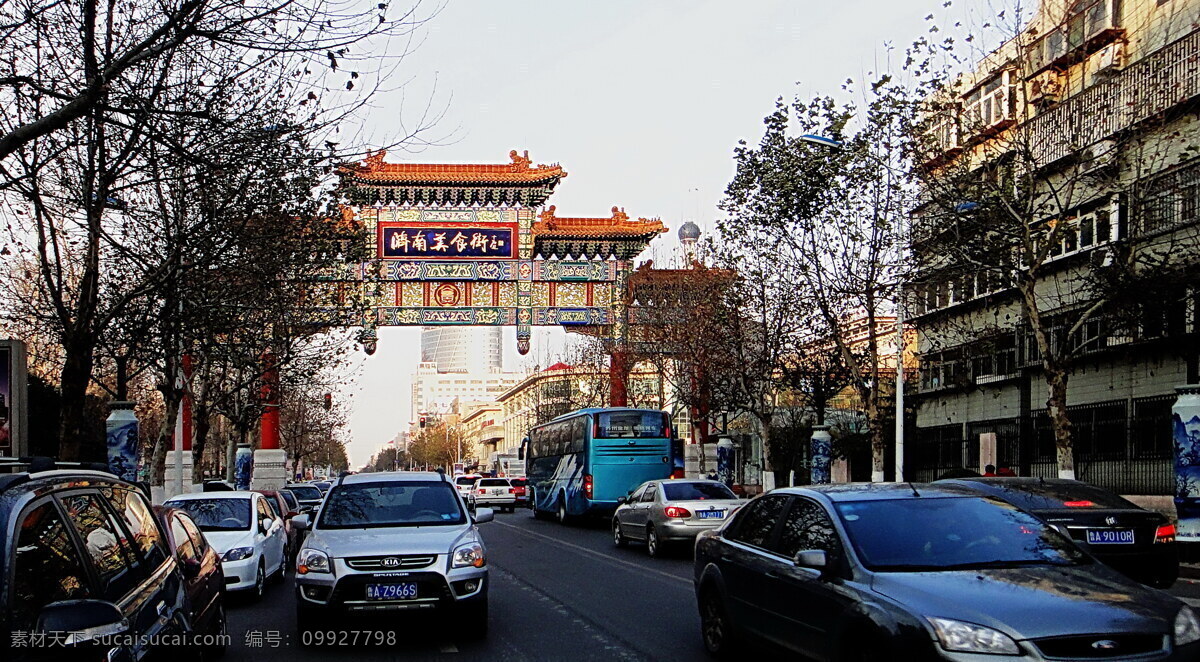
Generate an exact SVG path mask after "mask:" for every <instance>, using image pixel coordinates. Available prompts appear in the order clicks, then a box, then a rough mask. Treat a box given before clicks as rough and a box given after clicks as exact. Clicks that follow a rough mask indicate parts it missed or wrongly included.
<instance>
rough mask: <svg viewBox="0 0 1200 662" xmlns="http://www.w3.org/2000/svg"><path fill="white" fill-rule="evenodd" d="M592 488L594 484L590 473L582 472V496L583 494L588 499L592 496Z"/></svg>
mask: <svg viewBox="0 0 1200 662" xmlns="http://www.w3.org/2000/svg"><path fill="white" fill-rule="evenodd" d="M593 488H594V485H592V474H584V475H583V496H585V497H587V498H589V499H590V498H592V490H593Z"/></svg>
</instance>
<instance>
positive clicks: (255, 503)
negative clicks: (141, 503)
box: [163, 492, 287, 600]
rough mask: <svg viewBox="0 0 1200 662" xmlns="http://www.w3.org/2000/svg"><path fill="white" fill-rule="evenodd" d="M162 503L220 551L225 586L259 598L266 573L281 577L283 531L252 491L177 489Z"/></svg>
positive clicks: (282, 571) (264, 503) (284, 564)
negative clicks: (187, 517) (181, 513)
mask: <svg viewBox="0 0 1200 662" xmlns="http://www.w3.org/2000/svg"><path fill="white" fill-rule="evenodd" d="M163 505H165V506H169V507H171V508H178V509H180V510H183V511H185V512H187V514H188V515H191V516H192V519H193V520H195V521H196V525H197V526H199V527H200V530H201V531H202V532H203V533H204V538H205V539H206V540H208V544H210V545H212V547H213V549H215V550H216V551H217V553H218V554H220V555H221V565H222V569H223V570H224V572H225V588H226V590H230V591H250V592H251V597H252V598H254V599H256V600H257V599H261V598H262V596H263V593H264V592H265V591H266V583H267V579H268V578H272V579H282V578H283V573H284V570H285V568H286V560H285V557H284V548H285V547H286V545H287V532H286V531H285V529H284V524H283V520H282V519H281V518H279V517H278V516H276V515H275V513H274V511H272V510H271V505H270V503H268V501H267V498H266V497H265V496H263V495H261V494H259V493H258V492H199V493H191V494H180V495H179V496H176V497H174V498H172V499H171V500H169V501H167V502H166V503H165V504H163Z"/></svg>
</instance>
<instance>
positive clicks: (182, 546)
mask: <svg viewBox="0 0 1200 662" xmlns="http://www.w3.org/2000/svg"><path fill="white" fill-rule="evenodd" d="M154 514H155V515H156V516H157V517H158V523H159V525H160V526H161V527H162V529H163V532H164V533H166V536H167V543H168V544H169V545H170V547H171V549H172V550H173V552H174V555H175V562H176V563H177V564H178V565H179V569H180V571H181V572H182V574H183V582H184V590H185V592H186V593H187V601H188V615H189V617H190V619H191V623H192V631H193V632H197V633H203V634H208V635H212V636H213V637H214V640H215V641H218V643H216V644H214V645H213V646H211V647H208V648H206V649H205V650H204V653H205V657H206V658H216V657H220V656H222V655H224V654H225V646H224V645H223V644H221V643H219V638H220V637H221V636H223V635H225V634H226V630H227V625H228V621H227V620H226V618H225V573H224V572H223V571H222V570H221V557H220V555H219V554H217V552H216V550H214V549H213V548H212V546H211V545H209V544H208V541H207V540H205V539H204V534H202V533H201V532H200V529H199V527H197V526H196V522H195V521H194V520H192V518H191V516H190V515H188V514H187V513H186V512H184V511H182V510H177V509H175V508H167V507H165V506H154Z"/></svg>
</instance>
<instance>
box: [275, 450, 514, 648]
mask: <svg viewBox="0 0 1200 662" xmlns="http://www.w3.org/2000/svg"><path fill="white" fill-rule="evenodd" d="M327 502H328V503H327V505H326V506H325V507H323V508H322V509H321V511H320V512H319V513H318V514H317V515H316V517H315V519H310V516H309V515H300V516H299V517H297V518H296V520H295V524H296V526H298V527H300V528H301V529H310V533H309V535H308V538H307V539H306V540H305V541H304V547H302V548H301V549H300V555H299V556H298V557H297V559H296V602H297V605H296V625H297V627H298V629H299V630H300V632H301V637H303V636H304V632H306V631H311V630H316V629H320V628H323V627H325V626H326V625H327V624H328V622H329V619H330V617H336V616H340V615H356V616H361V615H364V614H372V613H375V614H383V613H389V612H390V613H397V612H408V611H412V612H421V613H426V612H432V613H433V614H434V615H435V616H440V617H442V618H443V619H445V620H446V621H447V622H453V623H454V624H455V626H456V627H459V628H465V632H466V634H467V635H468V636H471V637H483V636H485V635H486V634H487V626H488V623H487V621H488V600H487V596H488V568H487V553H486V550H485V549H484V546H483V540H482V539H481V538H480V537H479V532H478V530H477V529H476V526H475V525H476V524H477V523H482V522H488V521H491V520H492V519H493V516H494V515H493V511H492V509H490V508H479V509H477V510H476V511H475V512H474V514H472V513H471V512H469V511H468V509H467V507H466V503H465V502H464V501H463V499H462V498H461V497H460V496H459V495H458V493H457V492H456V491H455V489H454V484H453V483H451V482H450V480H449V478H447V477H446V476H444V475H442V474H438V473H431V472H380V473H365V474H358V475H354V476H347V477H345V478H343V479H341V480H339V481H338V483H337V484H335V485H334V487H333V488H332V489H331V490H330V492H329V496H328V497H327ZM364 529H366V530H368V531H369V532H370V535H364V534H363V531H364Z"/></svg>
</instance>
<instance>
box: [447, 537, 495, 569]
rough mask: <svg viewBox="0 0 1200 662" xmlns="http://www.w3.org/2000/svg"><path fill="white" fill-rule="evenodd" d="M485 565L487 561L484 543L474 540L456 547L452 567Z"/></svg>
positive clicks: (479, 566) (480, 566) (478, 566)
mask: <svg viewBox="0 0 1200 662" xmlns="http://www.w3.org/2000/svg"><path fill="white" fill-rule="evenodd" d="M485 565H487V561H486V560H484V558H483V545H480V544H479V543H477V542H472V543H467V544H466V545H462V546H460V547H457V548H455V550H454V555H453V563H452V564H451V567H453V568H466V567H468V566H474V567H476V568H482V567H483V566H485Z"/></svg>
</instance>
